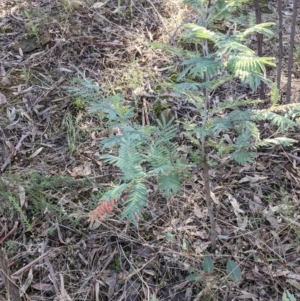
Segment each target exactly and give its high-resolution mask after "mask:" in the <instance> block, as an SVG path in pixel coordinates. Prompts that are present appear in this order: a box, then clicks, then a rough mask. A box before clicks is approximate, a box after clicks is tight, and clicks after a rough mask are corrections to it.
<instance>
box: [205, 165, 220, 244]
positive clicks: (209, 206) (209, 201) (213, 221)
mask: <svg viewBox="0 0 300 301" xmlns="http://www.w3.org/2000/svg"><path fill="white" fill-rule="evenodd" d="M208 172H209V165H208V163H207V161H206V160H204V162H203V177H204V187H205V200H206V206H207V211H208V216H209V220H210V240H211V247H212V249H215V248H216V244H217V231H216V219H215V214H214V207H213V200H212V198H211V195H210V185H209V182H210V181H209V173H208Z"/></svg>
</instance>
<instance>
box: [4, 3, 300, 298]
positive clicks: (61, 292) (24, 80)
mask: <svg viewBox="0 0 300 301" xmlns="http://www.w3.org/2000/svg"><path fill="white" fill-rule="evenodd" d="M0 11H1V16H0V18H1V19H0V23H1V26H2V27H1V33H0V34H1V40H0V61H1V68H0V88H1V92H0V110H1V114H0V140H1V145H0V154H1V172H2V175H1V181H0V186H1V187H0V188H1V191H2V193H1V196H0V198H1V200H0V201H1V205H0V208H1V215H0V227H1V229H0V230H1V231H0V233H1V237H0V243H1V247H2V249H3V252H4V254H2V252H1V258H0V261H1V260H2V262H3V263H5V264H6V265H7V264H8V265H9V270H8V269H7V268H5V269H6V270H5V275H6V276H3V279H2V283H0V288H1V292H0V295H2V294H3V296H4V295H5V293H8V292H5V290H7V287H8V286H5V283H7V278H5V277H7V276H8V277H10V279H11V280H12V282H14V283H16V285H14V286H12V287H11V288H10V289H9V290H10V291H9V293H10V295H11V296H16V290H17V289H19V290H20V289H21V288H22V289H23V292H22V294H23V298H26V300H152V299H153V300H202V299H201V298H203V300H204V299H205V300H232V299H234V300H282V298H283V297H284V298H289V296H290V294H291V293H293V295H294V296H296V297H297V298H298V299H299V298H300V291H299V290H300V284H299V283H300V276H299V274H300V268H299V256H298V254H299V235H300V231H299V223H300V222H299V214H298V208H299V190H298V188H297V187H298V173H297V164H299V162H298V161H299V160H298V161H297V160H296V159H295V161H294V162H292V163H293V164H290V161H291V160H293V157H291V155H292V156H295V157H297V149H296V148H295V149H293V150H291V151H290V153H283V152H282V150H279V149H275V150H272V152H271V151H269V150H265V153H264V154H263V155H262V156H260V157H259V158H258V159H257V160H256V163H255V164H249V165H248V166H246V167H243V168H240V167H237V166H234V165H233V164H232V162H230V161H227V160H222V161H221V162H220V165H219V166H218V168H213V169H212V174H211V181H212V198H213V200H214V203H215V206H216V212H217V224H218V225H217V232H218V235H219V237H218V248H217V251H216V253H212V254H211V253H209V247H210V242H209V227H208V216H207V209H206V208H205V205H204V192H203V191H204V187H203V186H204V185H203V181H202V178H201V170H200V171H199V170H197V171H195V183H194V184H193V185H190V186H189V187H188V188H184V189H183V192H182V194H181V195H180V196H179V197H176V199H175V198H173V199H170V200H168V201H167V200H165V199H164V198H162V197H160V196H158V195H156V192H155V190H153V191H152V192H151V194H150V195H149V200H148V207H149V210H148V209H147V210H148V211H147V212H148V216H147V218H146V219H145V221H142V220H141V221H140V225H139V227H138V228H134V227H132V226H131V225H129V224H128V223H127V222H126V221H122V220H120V219H119V216H120V215H119V211H120V210H119V209H120V208H118V206H121V203H120V202H115V201H113V200H111V201H110V202H109V203H107V204H106V203H99V201H101V197H102V195H103V194H104V191H105V189H106V188H107V187H109V186H110V185H111V183H112V182H113V181H114V179H115V176H116V175H117V173H118V170H114V169H108V168H107V167H106V166H105V165H103V164H102V163H101V161H100V160H99V155H97V154H99V146H98V145H99V143H100V141H101V139H102V135H105V132H104V131H101V130H99V129H101V128H102V126H103V125H101V124H99V122H96V121H95V120H93V119H92V118H91V117H90V116H89V115H88V114H87V113H86V112H85V111H84V110H81V109H82V108H81V107H80V104H81V102H80V101H82V100H80V99H79V100H78V99H77V100H76V99H74V97H73V96H72V94H69V93H66V91H65V90H64V89H63V86H62V85H63V84H64V85H67V83H71V80H72V79H73V78H74V77H79V78H85V77H88V78H92V79H93V80H94V81H95V82H97V83H99V85H100V86H101V87H103V88H105V90H106V93H107V94H111V93H122V94H123V95H124V96H125V98H126V99H127V100H128V102H130V103H136V104H137V105H138V106H139V107H140V108H142V107H143V112H146V113H147V112H149V108H147V106H151V102H152V100H153V99H157V98H159V96H157V95H156V94H155V92H154V90H155V89H154V88H155V86H156V85H158V84H159V83H160V82H162V81H163V80H164V79H165V78H166V77H167V76H169V74H168V73H167V72H166V70H167V69H166V67H168V66H170V65H172V64H174V62H177V61H178V57H176V56H172V55H168V54H166V53H164V52H162V51H160V50H153V49H152V48H151V47H150V46H149V45H148V43H149V42H152V41H155V42H162V43H168V42H170V41H171V42H172V41H174V38H175V36H173V32H174V29H175V28H178V27H179V25H180V24H181V23H182V22H184V21H185V20H187V17H188V16H190V12H189V11H188V8H187V7H186V6H184V5H183V4H182V3H181V2H178V1H175V0H170V1H165V2H163V3H162V2H161V1H148V0H147V1H140V2H134V1H128V3H127V2H126V4H125V3H123V1H121V2H118V1H107V2H99V1H69V0H66V1H54V0H48V1H42V0H40V1H35V2H32V1H14V3H13V4H12V2H11V1H6V0H5V1H2V2H1V3H0ZM176 16H177V17H176ZM177 18H178V19H177ZM180 18H181V20H179V19H180ZM176 30H177V29H176ZM170 33H171V34H170ZM28 34H30V35H31V36H32V37H33V38H32V39H26V37H28ZM266 47H267V46H266ZM266 51H269V52H270V55H272V48H271V47H270V48H269V49H268V48H267V50H266ZM166 97H167V99H168V97H169V98H170V97H171V96H166ZM222 97H223V96H222ZM168 101H174V97H171V100H168ZM175 102H177V103H176V106H177V107H178V108H183V109H181V110H182V111H181V112H180V114H181V115H183V116H184V114H185V113H186V112H187V111H188V109H187V108H186V107H187V106H188V105H187V104H186V103H185V100H183V99H176V98H175ZM82 105H83V108H84V106H85V103H84V101H83V103H82ZM145 106H146V108H145ZM79 112H80V114H79ZM67 113H70V114H71V116H73V117H74V119H73V122H71V123H66V122H63V121H64V119H65V116H66V114H67ZM79 116H80V118H79ZM66 124H68V126H69V127H74V128H73V129H71V128H67V126H66ZM90 129H92V130H90ZM72 132H76V133H77V134H78V135H77V136H76V137H73V140H72V139H70V136H68V135H70V133H72ZM68 133H69V134H68ZM226 135H227V136H226V139H227V140H228V141H232V139H234V135H231V134H230V133H228V134H226ZM290 136H291V138H294V139H297V138H299V137H298V134H297V133H290ZM298 140H299V139H298ZM70 143H71V144H73V148H72V149H74V150H75V151H73V152H70V149H71V147H70V146H72V145H70ZM97 204H99V207H98V209H97V211H96V212H95V214H98V215H101V217H102V216H103V217H105V218H102V219H101V220H98V221H97V222H98V224H97V225H94V227H91V228H89V223H88V217H89V212H93V211H92V210H93V209H94V208H96V206H97ZM207 256H210V257H207ZM6 258H8V259H6ZM207 258H211V259H212V262H209V265H210V266H214V267H215V269H214V270H213V271H211V269H209V271H210V273H209V275H206V274H205V273H204V272H203V263H205V262H206V265H207V260H208V259H207ZM6 260H7V262H6ZM228 260H230V261H228ZM228 262H229V265H230V266H229V267H228V269H229V268H230V270H235V271H236V272H235V274H232V275H231V276H229V279H228V275H227V274H226V263H228ZM201 273H202V274H203V273H204V277H198V276H197V275H200V274H201ZM202 274H201V275H202ZM191 275H194V276H195V277H194V278H193V277H191ZM186 279H191V280H190V281H187V280H186ZM192 279H194V280H192ZM195 280H198V281H195ZM230 280H231V281H230ZM235 280H238V281H235ZM9 281H10V280H9ZM284 292H285V295H283V293H284ZM153 296H154V297H153ZM297 298H296V299H297ZM14 300H18V297H15V299H14Z"/></svg>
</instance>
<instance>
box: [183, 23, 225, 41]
mask: <svg viewBox="0 0 300 301" xmlns="http://www.w3.org/2000/svg"><path fill="white" fill-rule="evenodd" d="M186 28H188V29H190V31H189V33H190V35H191V36H192V37H195V38H198V39H205V40H210V41H212V42H216V41H217V39H218V38H219V36H220V35H221V34H219V33H216V32H214V31H210V30H208V29H206V28H205V27H203V26H199V25H197V24H193V23H190V24H187V25H186Z"/></svg>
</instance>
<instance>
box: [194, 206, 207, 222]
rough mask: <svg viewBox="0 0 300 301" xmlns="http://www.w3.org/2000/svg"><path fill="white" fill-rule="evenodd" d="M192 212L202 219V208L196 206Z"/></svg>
mask: <svg viewBox="0 0 300 301" xmlns="http://www.w3.org/2000/svg"><path fill="white" fill-rule="evenodd" d="M194 214H195V215H196V216H197V217H198V218H200V219H203V218H204V217H205V215H204V213H203V210H201V209H200V208H199V207H198V206H196V207H195V208H194Z"/></svg>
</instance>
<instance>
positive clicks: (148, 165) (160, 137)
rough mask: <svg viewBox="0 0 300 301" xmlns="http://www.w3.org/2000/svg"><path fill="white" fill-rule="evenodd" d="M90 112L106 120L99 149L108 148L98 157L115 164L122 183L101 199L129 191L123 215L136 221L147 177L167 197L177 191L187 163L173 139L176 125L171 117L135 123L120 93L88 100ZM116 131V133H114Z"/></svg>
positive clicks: (142, 201) (143, 199)
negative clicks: (106, 134) (152, 122)
mask: <svg viewBox="0 0 300 301" xmlns="http://www.w3.org/2000/svg"><path fill="white" fill-rule="evenodd" d="M88 108H89V112H90V113H91V114H95V116H97V117H98V118H99V119H101V120H105V121H106V125H107V126H108V127H109V128H110V129H111V133H112V135H111V136H110V137H107V138H106V139H103V140H102V142H101V146H102V148H101V150H102V151H107V150H110V151H111V153H106V154H103V155H102V156H101V158H102V159H103V161H104V162H106V163H108V164H110V165H113V166H116V167H118V168H119V169H120V170H121V172H122V176H121V177H120V181H121V184H120V185H116V186H114V187H113V188H111V189H110V190H108V191H107V192H106V193H105V194H104V196H103V198H105V199H116V198H119V197H120V196H121V195H122V194H124V193H125V191H128V195H127V198H126V200H125V201H124V203H123V204H124V206H125V209H124V211H123V213H122V215H121V216H122V218H128V219H130V220H131V221H133V222H134V223H135V224H137V222H138V218H139V216H141V215H142V209H143V207H145V206H146V201H147V180H148V179H149V178H156V179H157V182H158V189H159V191H160V192H161V193H163V194H165V195H166V196H170V195H171V194H176V193H178V192H179V190H180V188H181V184H180V180H181V178H182V176H183V174H184V172H183V170H186V168H187V167H188V164H187V162H185V161H184V160H183V159H181V158H180V156H179V154H178V145H177V143H176V142H175V141H174V140H175V137H176V135H177V126H176V124H175V122H174V120H173V119H172V120H169V121H166V120H165V119H164V118H162V121H159V120H158V121H157V126H141V125H139V124H138V123H136V122H134V121H133V120H132V119H133V118H132V117H133V116H134V114H135V112H134V108H131V107H128V106H126V105H124V101H123V99H122V97H121V96H120V95H113V96H111V97H108V98H106V99H105V100H102V99H101V98H100V100H99V101H98V102H91V103H90V105H89V107H88ZM113 130H115V131H117V135H114V134H113Z"/></svg>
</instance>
